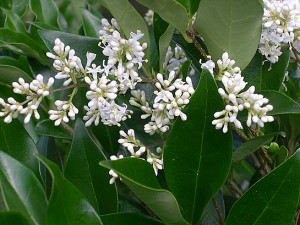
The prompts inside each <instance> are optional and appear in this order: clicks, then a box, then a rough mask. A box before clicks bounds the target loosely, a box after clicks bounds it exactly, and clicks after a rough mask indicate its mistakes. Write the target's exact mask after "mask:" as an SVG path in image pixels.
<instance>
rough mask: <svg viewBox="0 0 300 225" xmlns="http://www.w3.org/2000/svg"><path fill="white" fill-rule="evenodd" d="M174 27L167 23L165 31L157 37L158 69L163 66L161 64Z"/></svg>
mask: <svg viewBox="0 0 300 225" xmlns="http://www.w3.org/2000/svg"><path fill="white" fill-rule="evenodd" d="M174 31H175V28H174V27H173V26H172V25H169V26H168V28H167V29H166V31H165V32H164V33H163V34H162V35H161V37H160V38H159V46H158V48H159V67H160V70H162V68H163V64H164V61H165V58H166V53H167V51H168V47H169V46H170V42H171V40H172V36H173V33H174Z"/></svg>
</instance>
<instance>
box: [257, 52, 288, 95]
mask: <svg viewBox="0 0 300 225" xmlns="http://www.w3.org/2000/svg"><path fill="white" fill-rule="evenodd" d="M289 61H290V50H289V49H288V48H285V49H283V50H282V55H281V56H280V57H279V61H278V62H277V63H275V64H270V62H268V61H267V62H264V64H263V65H262V75H261V90H275V91H278V90H279V88H280V87H281V84H282V82H283V80H284V76H285V72H286V69H287V67H288V65H289Z"/></svg>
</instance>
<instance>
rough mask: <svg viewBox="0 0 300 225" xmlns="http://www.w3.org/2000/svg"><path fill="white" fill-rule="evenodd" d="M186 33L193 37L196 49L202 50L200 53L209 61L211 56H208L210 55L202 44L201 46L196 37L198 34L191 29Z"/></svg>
mask: <svg viewBox="0 0 300 225" xmlns="http://www.w3.org/2000/svg"><path fill="white" fill-rule="evenodd" d="M186 34H187V36H188V37H189V38H191V39H192V41H193V43H194V45H195V47H196V49H197V50H198V51H199V52H200V54H201V55H202V57H203V58H204V59H205V60H206V61H208V60H209V59H210V58H209V57H208V55H207V54H206V52H205V50H204V49H203V48H202V46H201V45H200V44H199V42H198V41H197V39H196V35H197V34H196V33H194V32H193V31H190V30H188V31H186Z"/></svg>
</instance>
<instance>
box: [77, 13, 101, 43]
mask: <svg viewBox="0 0 300 225" xmlns="http://www.w3.org/2000/svg"><path fill="white" fill-rule="evenodd" d="M81 15H82V24H83V30H84V33H85V35H87V36H90V37H96V38H98V37H99V30H100V29H101V28H102V23H101V20H100V19H101V18H97V17H96V16H94V15H93V14H92V13H90V12H89V11H88V10H86V9H82V13H81Z"/></svg>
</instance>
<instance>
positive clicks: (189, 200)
mask: <svg viewBox="0 0 300 225" xmlns="http://www.w3.org/2000/svg"><path fill="white" fill-rule="evenodd" d="M212 103H213V104H212ZM223 108H224V103H223V100H222V99H221V97H220V95H219V93H218V91H217V85H216V83H215V81H214V79H213V77H212V75H211V74H210V72H209V71H207V70H205V71H203V72H202V74H201V77H200V82H199V84H198V87H197V89H196V91H195V93H194V95H193V96H192V98H191V99H190V103H189V105H188V107H187V109H186V110H185V113H186V115H187V118H188V119H187V120H186V121H182V120H177V121H176V122H175V124H174V126H173V128H172V130H171V131H170V133H169V136H168V140H167V142H166V144H165V147H164V169H165V177H166V180H167V184H168V187H169V188H170V191H171V192H172V193H173V194H174V195H175V197H176V199H177V200H178V202H179V204H180V205H181V206H182V207H183V215H184V216H185V218H186V219H187V221H189V222H190V223H192V224H195V223H197V221H198V220H199V219H200V216H201V214H202V211H203V209H204V207H205V205H206V204H207V203H208V202H209V201H210V199H211V198H212V197H213V196H215V194H216V193H217V192H218V191H219V190H220V188H221V187H222V185H223V184H224V182H225V180H226V178H227V175H228V172H229V169H230V166H231V156H232V135H231V131H230V130H229V131H228V132H227V133H225V134H224V133H223V132H222V131H220V130H216V129H215V127H214V126H213V125H212V121H213V120H214V116H213V115H214V113H215V112H217V111H220V110H222V109H223ZM187 143H189V144H187ZM212 143H213V144H212ZM182 193H185V194H182Z"/></svg>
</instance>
